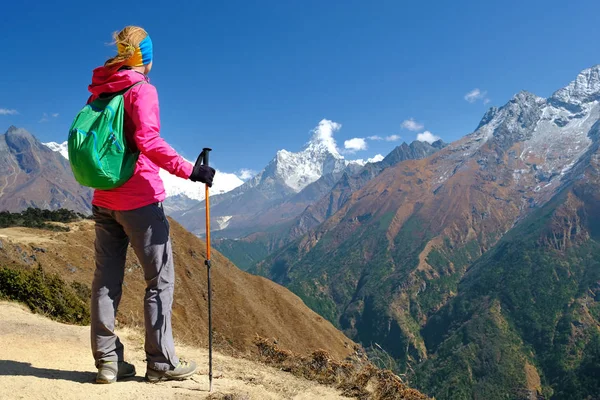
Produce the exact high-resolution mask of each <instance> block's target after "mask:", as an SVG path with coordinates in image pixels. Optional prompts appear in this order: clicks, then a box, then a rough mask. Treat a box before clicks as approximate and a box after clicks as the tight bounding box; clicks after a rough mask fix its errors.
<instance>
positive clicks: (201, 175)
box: [190, 164, 215, 187]
mask: <svg viewBox="0 0 600 400" xmlns="http://www.w3.org/2000/svg"><path fill="white" fill-rule="evenodd" d="M214 177H215V169H214V168H211V167H209V166H207V165H201V164H196V165H194V170H193V171H192V174H191V175H190V181H192V182H202V183H205V184H207V185H208V187H212V184H213V178H214Z"/></svg>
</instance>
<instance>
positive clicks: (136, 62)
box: [117, 36, 152, 67]
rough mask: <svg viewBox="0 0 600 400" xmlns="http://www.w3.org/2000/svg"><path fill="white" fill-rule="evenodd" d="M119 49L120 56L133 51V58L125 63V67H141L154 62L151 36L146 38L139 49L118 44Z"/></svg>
mask: <svg viewBox="0 0 600 400" xmlns="http://www.w3.org/2000/svg"><path fill="white" fill-rule="evenodd" d="M117 49H118V50H119V54H124V53H128V52H130V51H131V50H133V56H131V57H130V58H128V59H127V60H126V61H125V62H124V63H123V65H126V66H128V67H141V66H144V65H147V64H150V63H151V62H152V39H150V36H146V38H145V39H144V40H142V41H141V42H140V45H139V46H137V47H134V46H131V45H126V44H123V43H117Z"/></svg>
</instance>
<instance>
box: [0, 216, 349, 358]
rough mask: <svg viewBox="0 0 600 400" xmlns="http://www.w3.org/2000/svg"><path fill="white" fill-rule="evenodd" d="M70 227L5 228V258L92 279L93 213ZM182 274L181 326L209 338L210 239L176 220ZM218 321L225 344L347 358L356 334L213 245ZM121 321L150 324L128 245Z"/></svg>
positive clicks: (193, 336) (177, 326) (199, 338)
mask: <svg viewBox="0 0 600 400" xmlns="http://www.w3.org/2000/svg"><path fill="white" fill-rule="evenodd" d="M70 228H71V231H70V232H66V233H65V232H60V233H57V232H49V231H42V230H36V229H27V228H8V229H0V265H7V266H14V267H20V268H33V267H36V266H37V265H38V264H39V265H41V266H42V268H43V269H44V270H45V271H48V272H55V273H58V274H59V275H60V276H61V277H63V278H64V279H65V280H66V281H68V282H72V281H77V282H80V283H84V284H86V285H87V286H91V279H92V275H93V271H94V252H93V242H94V231H93V223H92V222H91V221H81V222H77V223H73V224H71V225H70ZM171 235H172V239H173V249H174V253H175V266H176V282H175V286H176V289H175V301H174V306H173V324H174V332H175V335H176V337H177V339H178V340H180V341H183V342H185V343H188V344H195V345H201V346H204V345H206V344H207V338H206V337H207V300H206V299H207V290H206V267H205V266H204V257H205V243H204V242H203V241H201V240H200V239H198V238H196V237H195V236H193V235H192V234H191V233H189V232H187V231H186V230H185V229H183V228H182V227H181V226H180V225H179V224H178V223H176V222H174V221H171ZM212 280H213V326H214V331H215V333H216V337H217V343H218V345H219V346H220V347H221V348H222V349H224V350H225V349H229V350H231V351H234V350H237V351H242V352H247V351H249V350H250V349H252V348H253V347H254V345H253V344H252V340H253V339H254V337H255V336H256V334H258V335H261V336H263V337H269V338H275V339H276V340H277V342H278V345H279V346H280V347H282V348H285V349H289V350H291V351H294V352H298V353H302V354H305V353H307V352H310V351H312V350H315V349H319V348H321V349H325V350H327V351H328V352H330V353H331V354H332V355H333V356H335V357H336V358H339V359H343V358H344V357H346V356H347V355H348V354H350V353H351V352H352V351H353V347H354V344H353V342H352V341H351V340H350V339H348V338H347V337H346V336H344V335H343V334H342V333H341V332H339V331H338V330H337V329H336V328H335V327H334V326H333V325H332V324H331V323H330V322H328V321H326V320H324V319H323V318H322V317H320V316H319V315H318V314H316V313H314V312H313V311H311V310H310V309H309V308H308V307H307V306H305V305H304V303H303V302H302V301H301V300H300V298H298V297H297V296H296V295H294V294H292V293H291V292H290V291H289V290H288V289H286V288H284V287H282V286H279V285H277V284H276V283H273V282H271V281H269V280H267V279H265V278H262V277H257V276H253V275H251V274H248V273H245V272H243V271H241V270H239V269H238V268H237V267H235V266H234V265H233V264H232V263H231V262H229V261H228V260H227V259H226V258H225V257H223V256H222V255H221V254H219V253H217V252H214V253H213V269H212ZM123 286H124V287H123V298H122V301H121V305H120V309H119V314H118V317H117V318H118V322H119V323H120V324H127V325H130V326H143V303H142V301H143V300H142V299H143V293H144V288H145V283H144V279H143V274H142V269H141V267H140V265H139V263H138V261H137V258H136V257H135V255H134V254H133V251H132V250H131V248H130V249H129V252H128V261H127V264H126V271H125V281H124V285H123Z"/></svg>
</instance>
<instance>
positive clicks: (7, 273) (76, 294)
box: [0, 267, 90, 325]
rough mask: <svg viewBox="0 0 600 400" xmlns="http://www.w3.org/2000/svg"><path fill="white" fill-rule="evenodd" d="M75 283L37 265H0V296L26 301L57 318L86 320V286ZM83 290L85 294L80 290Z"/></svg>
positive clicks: (27, 303)
mask: <svg viewBox="0 0 600 400" xmlns="http://www.w3.org/2000/svg"><path fill="white" fill-rule="evenodd" d="M84 288H87V287H86V286H85V285H83V284H80V283H77V284H75V285H74V286H70V285H68V284H67V283H65V281H63V280H62V279H61V278H60V277H59V276H58V275H56V274H46V273H44V271H43V270H42V268H41V267H38V268H36V269H33V270H22V269H11V268H6V267H4V268H0V299H4V300H15V301H19V302H22V303H24V304H26V305H27V306H28V307H29V308H30V309H31V310H32V311H34V312H36V313H41V314H45V315H47V316H49V317H51V318H53V319H56V320H58V321H61V322H66V323H70V324H78V325H88V324H89V323H90V311H89V307H88V304H87V302H86V301H84V300H83V299H82V297H83V296H87V293H89V289H87V290H85V289H84ZM84 293H85V294H84Z"/></svg>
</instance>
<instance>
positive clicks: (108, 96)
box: [98, 80, 147, 100]
mask: <svg viewBox="0 0 600 400" xmlns="http://www.w3.org/2000/svg"><path fill="white" fill-rule="evenodd" d="M144 83H147V82H146V81H145V80H141V81H139V82H136V83H134V84H133V85H131V86H129V87H126V88H125V89H123V90H120V91H118V92H113V93H102V94H101V95H100V96H98V98H99V99H102V100H108V99H112V98H113V97H115V96H119V95H124V94H125V93H127V92H129V91H130V90H131V89H133V88H134V87H136V86H138V85H142V84H144Z"/></svg>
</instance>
